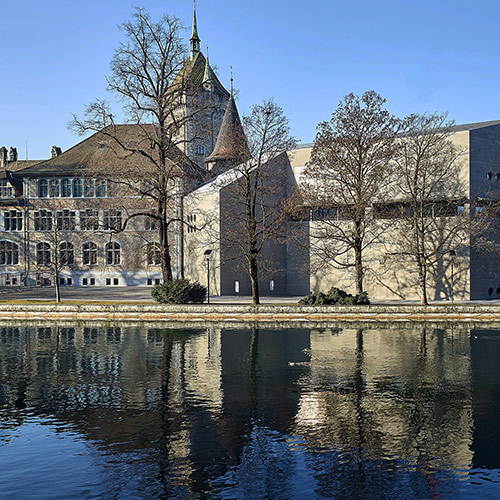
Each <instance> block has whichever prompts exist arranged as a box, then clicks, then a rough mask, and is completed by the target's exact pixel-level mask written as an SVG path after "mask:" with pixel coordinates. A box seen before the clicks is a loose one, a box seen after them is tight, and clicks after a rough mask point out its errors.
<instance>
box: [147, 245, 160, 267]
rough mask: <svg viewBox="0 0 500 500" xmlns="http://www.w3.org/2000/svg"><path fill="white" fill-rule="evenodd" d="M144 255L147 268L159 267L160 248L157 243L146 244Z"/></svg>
mask: <svg viewBox="0 0 500 500" xmlns="http://www.w3.org/2000/svg"><path fill="white" fill-rule="evenodd" d="M146 253H147V256H146V258H147V263H148V266H159V265H160V264H161V253H160V247H159V246H158V244H157V243H148V246H147V250H146Z"/></svg>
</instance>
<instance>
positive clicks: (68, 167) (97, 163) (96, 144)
mask: <svg viewBox="0 0 500 500" xmlns="http://www.w3.org/2000/svg"><path fill="white" fill-rule="evenodd" d="M151 133H154V129H153V125H145V126H140V125H116V136H117V138H118V139H119V140H120V141H121V142H122V143H123V144H124V145H125V146H126V147H127V148H133V149H134V150H135V151H125V150H123V148H121V147H120V146H119V145H117V143H116V142H115V140H114V139H113V138H112V137H109V136H106V135H105V134H104V133H102V132H97V133H95V134H93V135H91V136H90V137H88V138H87V139H84V140H83V141H82V142H79V143H78V144H76V145H75V146H73V147H72V148H70V149H68V150H67V151H64V152H63V153H62V154H60V155H59V156H56V157H54V158H50V159H49V160H46V161H42V162H40V163H37V164H36V165H33V166H31V167H28V168H24V169H23V170H20V171H18V172H17V175H18V176H22V177H54V176H58V177H61V176H77V175H82V176H83V175H89V174H93V175H95V173H96V172H99V171H101V170H102V171H106V172H108V173H111V172H112V171H113V170H116V171H117V172H118V173H121V174H122V175H123V174H126V175H127V176H128V175H130V174H131V175H137V177H139V178H140V177H142V176H143V175H145V176H147V175H148V173H149V175H151V174H153V172H154V169H155V166H154V165H153V164H152V163H151V161H150V160H149V159H148V158H146V157H144V156H143V155H141V154H140V153H138V152H137V151H139V150H143V151H147V152H148V153H149V154H151V153H152V152H153V154H157V153H155V151H154V150H152V149H151V146H150V141H149V138H148V134H151ZM168 157H169V160H170V161H171V165H172V167H173V168H176V169H179V172H177V174H180V173H182V174H184V175H189V176H191V177H195V178H196V177H201V176H203V175H204V173H205V170H204V169H202V168H200V167H199V166H198V165H196V164H195V163H194V162H193V161H191V160H190V159H189V158H188V157H187V156H186V155H185V154H184V153H183V152H182V151H181V150H180V149H179V148H178V147H177V146H174V147H173V148H172V149H171V150H170V151H169V154H168Z"/></svg>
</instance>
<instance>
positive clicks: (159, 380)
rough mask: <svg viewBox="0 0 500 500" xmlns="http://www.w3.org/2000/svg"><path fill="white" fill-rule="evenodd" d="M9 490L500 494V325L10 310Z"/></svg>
mask: <svg viewBox="0 0 500 500" xmlns="http://www.w3.org/2000/svg"><path fill="white" fill-rule="evenodd" d="M0 382H1V384H0V499H2V500H4V499H13V500H24V499H33V500H45V499H51V500H52V499H61V500H69V499H73V498H74V499H106V500H107V499H120V500H121V499H195V498H200V499H205V498H206V499H245V500H251V499H273V500H274V499H295V498H297V499H301V500H302V499H320V498H335V499H370V500H372V499H391V500H392V499H399V500H402V499H412V500H413V499H443V500H444V499H476V498H480V499H488V498H491V499H497V498H500V484H499V481H500V474H499V470H500V425H499V414H500V330H498V331H496V330H493V329H484V328H483V329H471V328H470V327H465V326H463V325H462V326H460V325H448V326H446V327H444V328H443V327H440V328H435V327H433V326H431V325H426V326H422V325H416V324H415V325H411V324H408V325H404V327H395V326H393V327H390V326H389V325H386V327H385V328H382V327H380V326H377V327H376V328H373V327H370V326H367V325H357V327H356V328H355V327H354V325H349V324H338V325H335V326H332V325H330V326H328V325H319V326H317V327H315V328H289V329H284V328H271V327H264V328H261V327H252V326H251V325H248V326H241V327H238V328H236V327H225V326H213V325H212V326H203V327H201V326H200V327H198V328H184V329H179V328H177V329H176V328H161V327H159V326H158V325H156V326H155V325H142V326H127V325H119V324H115V325H113V326H96V325H94V324H87V325H85V324H75V325H61V324H60V325H59V326H56V325H54V324H43V325H40V326H34V325H33V324H31V325H28V324H9V325H3V326H2V325H0Z"/></svg>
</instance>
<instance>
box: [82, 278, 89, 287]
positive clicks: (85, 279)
mask: <svg viewBox="0 0 500 500" xmlns="http://www.w3.org/2000/svg"><path fill="white" fill-rule="evenodd" d="M88 284H89V282H88V279H87V278H82V286H87V285H88Z"/></svg>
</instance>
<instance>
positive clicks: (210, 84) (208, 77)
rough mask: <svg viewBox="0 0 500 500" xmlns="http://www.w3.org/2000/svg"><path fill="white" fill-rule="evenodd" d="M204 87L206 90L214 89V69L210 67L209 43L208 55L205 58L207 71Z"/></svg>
mask: <svg viewBox="0 0 500 500" xmlns="http://www.w3.org/2000/svg"><path fill="white" fill-rule="evenodd" d="M201 83H202V84H203V88H204V89H205V90H209V91H213V89H214V83H213V81H212V69H211V68H210V61H209V59H208V45H207V57H206V59H205V73H204V74H203V81H202V82H201Z"/></svg>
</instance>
